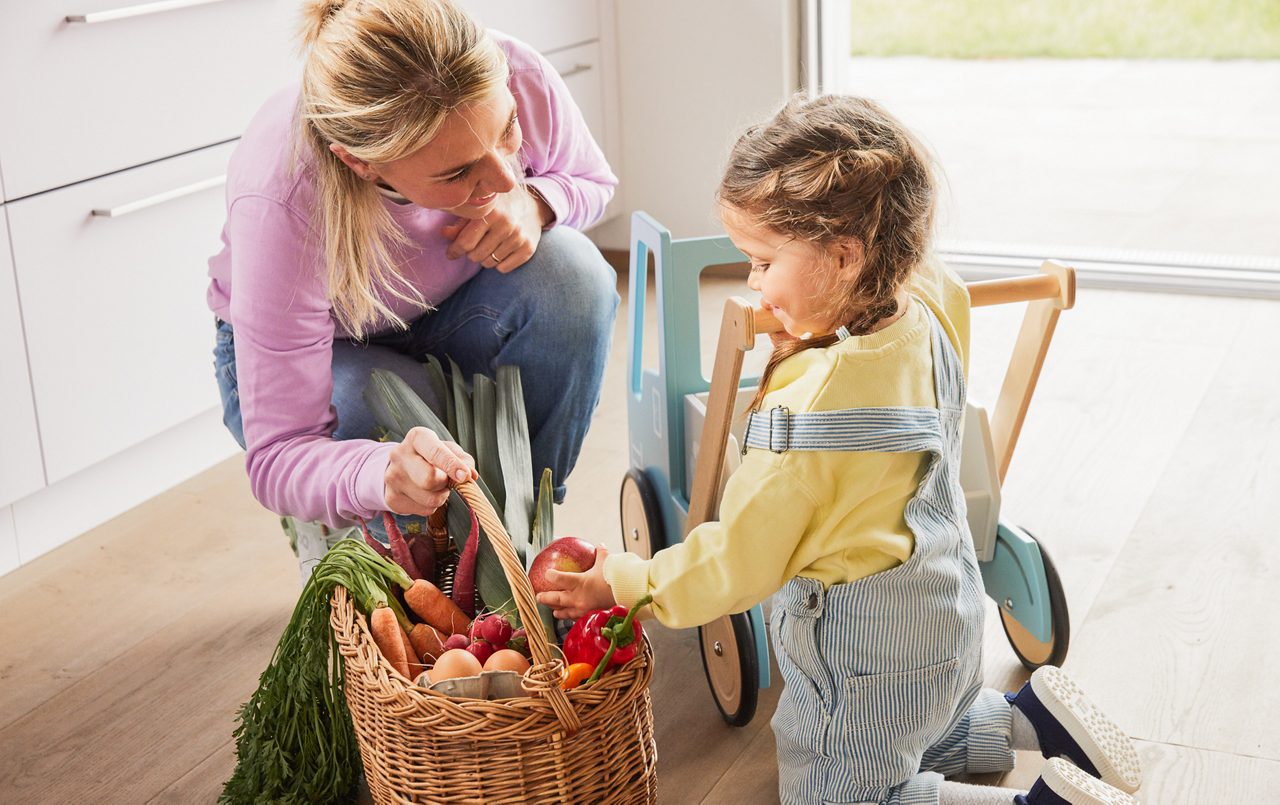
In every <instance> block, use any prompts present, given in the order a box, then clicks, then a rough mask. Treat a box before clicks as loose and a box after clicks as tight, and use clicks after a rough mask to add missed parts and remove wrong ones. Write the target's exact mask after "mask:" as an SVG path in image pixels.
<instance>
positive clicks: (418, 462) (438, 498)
mask: <svg viewBox="0 0 1280 805" xmlns="http://www.w3.org/2000/svg"><path fill="white" fill-rule="evenodd" d="M478 477H479V475H477V474H476V462H475V459H473V458H472V457H471V456H469V455H467V454H466V453H465V452H463V450H462V448H461V447H459V446H458V445H456V444H454V443H453V442H446V441H443V440H441V438H440V437H439V436H437V435H436V434H435V431H432V430H429V429H427V428H422V427H418V428H413V429H412V430H410V431H409V432H408V433H407V434H405V437H404V441H403V442H401V443H400V444H398V445H396V446H395V449H393V450H392V451H391V458H390V460H389V461H387V472H386V474H385V475H384V476H383V483H384V486H383V491H382V496H383V498H385V500H386V503H387V510H388V511H391V512H395V513H396V514H420V515H422V516H424V517H425V516H426V515H429V514H431V513H432V512H434V511H435V510H436V509H438V508H440V507H441V506H442V505H444V502H445V501H446V500H448V499H449V483H450V481H452V482H454V483H461V482H463V481H468V480H475V479H476V478H478Z"/></svg>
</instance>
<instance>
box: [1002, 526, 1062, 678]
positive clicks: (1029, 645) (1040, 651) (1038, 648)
mask: <svg viewBox="0 0 1280 805" xmlns="http://www.w3.org/2000/svg"><path fill="white" fill-rule="evenodd" d="M1023 533H1024V534H1026V535H1027V536H1029V537H1031V538H1032V539H1035V540H1036V545H1038V546H1039V547H1040V559H1041V560H1042V561H1043V562H1044V577H1045V582H1046V583H1047V584H1048V587H1049V622H1050V624H1051V626H1050V630H1049V642H1047V643H1045V642H1043V641H1041V640H1039V639H1037V638H1036V636H1035V635H1033V634H1031V632H1029V631H1027V629H1026V627H1024V626H1023V625H1022V624H1021V623H1018V621H1017V620H1015V619H1014V618H1013V617H1012V616H1011V615H1009V614H1008V613H1006V612H1005V611H1004V609H1003V608H1001V609H1000V622H1001V623H1002V624H1003V625H1004V634H1005V637H1007V638H1009V645H1011V646H1013V653H1014V654H1017V655H1018V659H1019V660H1021V661H1022V664H1023V665H1024V666H1026V668H1027V670H1028V671H1034V670H1035V669H1037V668H1039V667H1040V666H1042V665H1062V662H1063V660H1065V659H1066V658H1067V646H1068V644H1069V643H1070V642H1071V616H1070V614H1069V613H1068V612H1067V596H1066V593H1065V592H1063V589H1062V578H1061V577H1060V576H1059V575H1058V569H1057V568H1056V567H1054V566H1053V560H1052V559H1050V558H1049V552H1048V551H1046V550H1045V547H1044V543H1043V542H1041V541H1040V540H1038V539H1036V537H1035V535H1034V534H1032V533H1031V532H1030V531H1027V530H1026V529H1023Z"/></svg>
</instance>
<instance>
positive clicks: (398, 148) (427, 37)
mask: <svg viewBox="0 0 1280 805" xmlns="http://www.w3.org/2000/svg"><path fill="white" fill-rule="evenodd" d="M302 40H303V46H304V48H306V49H307V56H306V65H305V67H304V69H303V77H302V109H301V114H300V118H301V124H302V132H301V133H302V141H301V144H302V145H303V147H306V148H308V149H309V150H310V152H311V153H310V156H311V158H312V161H313V162H314V164H315V185H316V205H315V213H314V217H315V220H314V226H315V229H316V231H317V233H318V234H319V236H320V237H321V238H322V243H323V247H322V251H323V254H324V261H325V265H326V268H327V273H328V278H329V283H328V285H329V302H330V304H331V305H332V306H333V310H334V314H335V316H336V317H337V319H338V321H339V322H340V323H341V324H342V325H343V326H344V327H345V328H346V329H347V331H348V332H349V333H351V334H352V335H353V336H355V337H357V338H360V337H362V336H363V334H364V332H365V330H366V328H367V327H368V326H369V325H371V324H373V323H374V322H375V321H377V320H378V319H379V318H382V319H386V320H389V321H391V322H393V323H396V324H401V325H403V323H404V322H403V321H402V320H401V319H400V317H398V316H396V315H395V313H394V312H393V311H392V310H391V309H390V308H389V307H388V306H387V305H386V303H384V302H383V301H382V299H381V298H380V297H379V294H378V291H379V290H380V289H382V290H386V291H387V292H388V293H390V294H391V295H393V296H395V297H397V298H399V299H402V300H407V301H411V302H414V303H415V304H424V303H423V300H422V299H421V296H420V295H419V294H418V293H417V292H416V291H415V290H414V289H413V288H411V287H410V286H409V285H408V284H407V283H406V282H405V280H404V278H403V277H402V276H401V274H400V270H399V267H398V265H397V262H396V259H395V256H394V254H395V249H396V247H399V246H404V245H407V243H406V240H405V235H404V233H403V231H401V229H400V228H399V226H398V225H397V224H396V223H395V221H394V220H393V219H392V218H391V215H390V214H389V213H388V212H387V210H386V208H385V207H384V206H383V204H382V201H381V199H380V197H379V194H378V191H377V188H375V187H374V185H373V183H372V182H366V181H363V180H361V179H360V178H359V177H358V176H356V174H355V172H354V171H352V170H351V169H350V168H348V167H347V166H346V165H345V164H343V162H342V160H340V159H339V158H338V157H337V156H336V155H335V154H334V153H333V152H332V151H331V150H330V149H329V145H330V144H331V143H336V144H338V145H341V146H342V147H344V148H345V149H346V150H347V151H349V152H350V153H351V154H352V155H353V156H355V157H358V158H359V159H362V160H364V161H366V162H374V163H378V162H390V161H392V160H396V159H400V158H401V157H405V156H408V155H409V154H411V153H413V152H414V151H417V150H418V149H420V148H422V147H423V146H424V145H426V144H427V143H428V142H429V141H430V140H431V139H432V138H433V137H434V136H435V135H436V133H437V132H438V131H439V130H440V126H441V124H443V123H444V120H445V118H446V117H447V116H448V115H449V113H450V112H452V111H454V110H455V109H457V108H458V107H459V106H462V105H464V104H467V103H472V102H475V101H480V100H484V99H487V98H489V97H492V96H493V94H494V93H495V92H496V91H497V90H498V89H499V88H500V87H502V86H505V84H506V80H507V63H506V57H505V56H504V55H503V53H502V50H501V49H500V48H499V47H498V45H497V43H496V42H494V41H493V40H492V39H491V38H490V37H489V36H488V35H487V34H486V33H485V32H484V30H483V29H481V28H480V27H479V26H478V25H476V23H475V22H474V21H473V20H472V19H471V18H470V17H469V16H467V14H466V13H465V12H463V11H462V10H461V9H459V8H457V7H456V6H455V5H454V4H453V3H451V2H449V0H307V2H306V4H305V6H304V8H303V30H302Z"/></svg>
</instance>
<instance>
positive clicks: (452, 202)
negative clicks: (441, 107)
mask: <svg viewBox="0 0 1280 805" xmlns="http://www.w3.org/2000/svg"><path fill="white" fill-rule="evenodd" d="M521 142H522V138H521V134H520V121H519V120H518V119H517V117H516V101H515V98H514V97H512V95H511V93H510V92H509V91H508V90H507V89H506V88H505V87H504V88H502V90H501V91H500V92H498V93H497V94H496V95H495V96H494V97H492V98H490V99H486V100H483V101H476V102H474V103H469V104H466V105H465V106H460V107H458V108H457V109H456V110H454V111H453V112H451V113H450V114H449V116H448V117H446V118H445V121H444V123H443V124H442V125H441V126H440V130H439V131H438V132H437V133H436V136H435V137H433V138H432V140H431V142H429V143H427V144H426V145H425V146H423V147H422V148H419V149H418V150H417V151H415V152H413V153H412V154H409V155H408V156H406V157H403V158H401V159H397V160H393V161H391V162H378V163H369V164H368V165H367V166H366V168H365V170H366V171H367V172H371V173H372V174H374V175H375V176H376V180H377V181H381V182H382V183H383V184H386V185H388V186H389V187H391V188H392V189H393V190H395V191H396V192H397V193H399V194H400V195H402V196H404V197H405V198H407V199H409V201H412V202H413V203H414V204H417V205H418V206H420V207H429V208H431V209H435V210H444V211H446V212H450V213H453V214H454V215H457V216H458V217H460V218H481V217H483V216H484V214H485V213H487V212H488V211H489V210H490V209H491V208H492V207H493V204H494V201H495V200H496V199H497V197H498V194H500V193H507V192H510V191H511V190H513V189H514V188H515V187H516V182H517V178H518V177H517V175H516V170H517V168H516V165H515V155H516V153H517V152H518V151H519V150H520V144H521ZM340 156H341V154H340ZM343 161H347V160H346V159H344V160H343ZM347 164H349V165H350V164H351V163H350V162H348V163H347ZM353 167H354V166H353ZM357 172H359V171H357Z"/></svg>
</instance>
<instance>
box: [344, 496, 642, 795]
mask: <svg viewBox="0 0 1280 805" xmlns="http://www.w3.org/2000/svg"><path fill="white" fill-rule="evenodd" d="M458 492H459V493H460V494H461V495H462V497H463V498H464V499H465V500H466V501H467V504H468V505H469V506H470V507H471V509H472V510H473V511H474V512H475V513H476V516H477V517H478V518H479V520H480V524H481V526H483V532H484V533H485V534H487V535H488V536H489V540H490V542H492V543H493V546H494V549H495V550H496V551H497V553H498V558H499V559H500V560H501V561H502V567H503V570H505V571H506V575H507V579H508V580H509V581H510V582H511V588H512V594H513V595H514V597H515V601H516V607H517V608H518V609H519V611H520V617H521V620H522V621H523V622H524V623H527V624H538V623H539V620H538V615H537V607H536V603H535V599H534V597H533V590H532V588H531V587H530V586H529V579H528V577H527V576H526V575H525V573H524V570H523V566H522V565H521V563H520V560H519V559H518V557H517V556H516V553H515V550H514V549H513V548H512V547H511V541H510V538H509V537H508V536H507V533H506V531H505V530H504V529H503V527H502V523H501V521H499V520H498V517H497V515H496V514H495V513H494V511H493V508H492V507H491V506H490V505H489V502H488V500H487V499H486V498H485V497H484V495H483V493H481V492H480V490H479V488H478V487H477V486H476V485H475V484H474V483H466V484H464V485H462V486H461V487H459V488H458ZM331 604H332V624H333V630H334V633H335V635H336V636H337V641H338V646H339V649H340V650H341V652H342V656H343V659H344V661H345V666H346V691H347V704H348V706H349V707H350V709H351V720H352V722H353V723H354V725H355V731H356V738H357V740H358V742H359V744H360V757H361V759H362V760H363V762H364V773H365V777H366V779H367V780H368V783H369V791H370V793H371V794H372V796H373V800H374V801H375V802H378V803H391V802H450V803H453V802H457V803H464V802H465V803H479V802H485V803H489V802H494V803H496V802H537V803H542V802H558V803H593V804H594V803H622V802H625V803H632V802H644V803H651V802H656V801H657V794H658V791H657V789H658V785H657V749H656V745H655V743H654V740H653V710H652V707H651V706H650V702H649V679H650V677H651V676H652V675H653V655H652V653H651V651H650V647H649V645H648V643H647V642H646V644H645V646H644V648H643V651H641V652H640V654H638V655H637V656H636V658H635V659H634V660H632V661H631V662H629V663H627V664H626V665H624V666H623V667H622V668H620V669H618V670H617V671H615V672H614V673H612V674H610V675H608V676H605V677H603V678H601V679H600V680H598V681H597V682H595V683H593V684H592V685H591V686H589V687H586V688H575V689H574V690H571V691H565V690H562V689H561V688H560V679H561V674H562V671H563V662H562V661H561V660H560V659H558V658H556V657H555V656H554V655H553V653H552V649H551V647H550V646H549V645H548V644H547V640H546V637H545V635H543V634H542V630H541V629H539V628H531V629H528V630H527V631H528V635H529V648H530V650H531V652H532V654H533V657H534V662H533V667H532V668H530V669H529V671H528V673H526V674H525V678H524V686H525V688H526V689H527V690H529V691H530V692H532V693H533V695H532V696H530V697H524V698H518V699H500V700H496V701H482V700H477V699H454V698H450V697H448V696H445V695H444V694H442V693H438V692H436V691H433V690H427V689H426V688H422V687H418V686H415V685H414V684H413V683H412V682H410V681H409V680H408V679H405V678H404V677H403V676H401V675H400V674H399V673H397V672H396V671H395V670H393V669H392V668H391V666H390V664H389V663H387V661H386V660H385V659H384V658H383V657H382V653H381V652H380V651H378V648H377V646H376V645H374V642H373V638H372V637H371V636H370V634H369V629H368V627H367V625H366V624H365V621H364V618H362V617H360V616H358V615H357V614H356V612H355V609H354V608H353V607H352V604H351V599H350V596H349V595H348V594H347V591H346V590H345V589H343V588H341V587H339V588H337V589H336V590H335V592H334V596H333V600H332V602H331Z"/></svg>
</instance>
